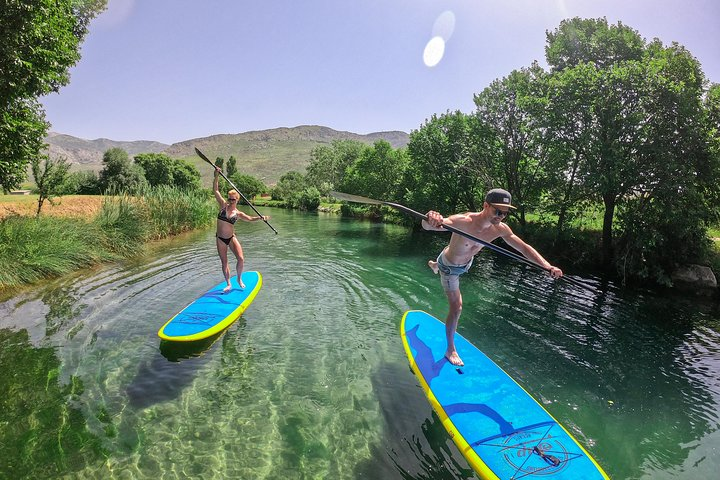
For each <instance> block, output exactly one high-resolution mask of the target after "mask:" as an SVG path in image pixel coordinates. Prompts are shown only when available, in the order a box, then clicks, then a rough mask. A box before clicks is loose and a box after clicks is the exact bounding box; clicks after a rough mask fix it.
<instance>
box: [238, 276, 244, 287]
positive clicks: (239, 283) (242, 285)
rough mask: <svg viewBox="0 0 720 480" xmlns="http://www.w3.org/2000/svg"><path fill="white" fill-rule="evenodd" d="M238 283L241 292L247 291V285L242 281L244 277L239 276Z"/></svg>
mask: <svg viewBox="0 0 720 480" xmlns="http://www.w3.org/2000/svg"><path fill="white" fill-rule="evenodd" d="M237 281H238V286H239V287H240V290H245V284H244V283H243V281H242V276H241V275H238V276H237Z"/></svg>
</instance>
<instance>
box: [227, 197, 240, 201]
mask: <svg viewBox="0 0 720 480" xmlns="http://www.w3.org/2000/svg"><path fill="white" fill-rule="evenodd" d="M238 200H240V199H239V198H232V197H230V198H228V201H229V202H237V201H238Z"/></svg>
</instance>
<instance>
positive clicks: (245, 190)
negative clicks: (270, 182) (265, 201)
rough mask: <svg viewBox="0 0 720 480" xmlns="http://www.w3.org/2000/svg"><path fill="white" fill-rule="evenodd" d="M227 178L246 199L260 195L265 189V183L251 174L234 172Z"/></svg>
mask: <svg viewBox="0 0 720 480" xmlns="http://www.w3.org/2000/svg"><path fill="white" fill-rule="evenodd" d="M229 178H230V180H231V181H232V182H233V183H234V184H235V186H236V187H237V188H238V190H240V191H241V192H242V194H243V195H245V196H246V197H247V198H248V199H252V198H253V197H256V196H258V195H261V194H263V193H265V191H266V190H267V187H266V186H265V184H264V183H263V182H262V181H260V180H259V179H258V178H256V177H253V176H252V175H245V174H243V173H235V175H233V176H232V177H229Z"/></svg>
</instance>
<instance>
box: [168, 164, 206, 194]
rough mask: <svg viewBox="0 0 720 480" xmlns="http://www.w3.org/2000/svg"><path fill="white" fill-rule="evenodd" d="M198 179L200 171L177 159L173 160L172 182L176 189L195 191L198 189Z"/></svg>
mask: <svg viewBox="0 0 720 480" xmlns="http://www.w3.org/2000/svg"><path fill="white" fill-rule="evenodd" d="M200 178H201V176H200V171H199V170H198V169H197V167H196V166H195V165H193V164H191V163H189V162H186V161H185V160H180V159H177V158H176V159H175V160H174V162H173V181H174V185H175V186H176V187H180V188H184V189H186V190H197V189H199V188H200Z"/></svg>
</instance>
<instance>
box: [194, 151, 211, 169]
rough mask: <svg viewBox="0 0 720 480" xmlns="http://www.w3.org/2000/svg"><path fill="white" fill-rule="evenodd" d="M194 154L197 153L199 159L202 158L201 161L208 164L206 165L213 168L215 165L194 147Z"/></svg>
mask: <svg viewBox="0 0 720 480" xmlns="http://www.w3.org/2000/svg"><path fill="white" fill-rule="evenodd" d="M195 153H197V154H198V156H199V157H200V158H202V159H203V160H205V161H206V162H208V163H209V164H210V165H212V166H213V167H214V166H215V164H214V163H212V162H211V161H210V159H209V158H207V157H206V156H205V154H204V153H202V152H201V151H200V149H198V148H197V147H195Z"/></svg>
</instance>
